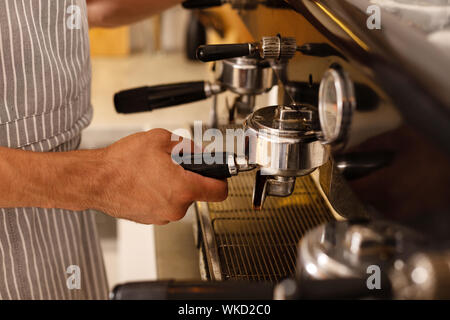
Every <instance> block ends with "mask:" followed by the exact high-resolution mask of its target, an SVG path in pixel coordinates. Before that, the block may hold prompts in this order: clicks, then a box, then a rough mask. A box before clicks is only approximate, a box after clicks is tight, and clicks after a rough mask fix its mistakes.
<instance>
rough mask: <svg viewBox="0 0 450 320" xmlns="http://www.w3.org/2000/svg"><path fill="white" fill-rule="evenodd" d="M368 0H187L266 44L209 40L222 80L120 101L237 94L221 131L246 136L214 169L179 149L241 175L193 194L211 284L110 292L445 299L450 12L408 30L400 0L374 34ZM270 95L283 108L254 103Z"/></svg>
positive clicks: (139, 92)
mask: <svg viewBox="0 0 450 320" xmlns="http://www.w3.org/2000/svg"><path fill="white" fill-rule="evenodd" d="M373 2H377V1H372V2H371V1H365V0H364V1H351V0H346V1H328V0H319V1H312V0H288V1H269V2H265V1H257V2H255V1H244V0H242V1H187V2H186V3H185V5H184V6H185V7H186V8H195V9H204V8H207V7H212V6H221V5H224V4H226V3H230V4H231V7H232V8H234V9H237V10H238V12H239V16H240V19H242V21H243V22H244V23H245V25H246V27H247V28H248V31H249V32H250V33H251V34H252V35H253V36H254V38H255V39H260V40H257V41H254V42H250V43H238V44H228V45H206V46H202V47H200V48H199V50H198V53H197V54H198V59H199V60H201V61H204V62H213V63H214V67H213V71H214V74H215V77H214V78H215V80H214V81H213V82H207V81H200V82H191V83H181V84H171V85H163V86H157V87H144V88H139V89H133V90H126V91H123V92H121V93H118V94H117V95H116V97H115V105H116V109H117V111H118V112H121V113H132V112H144V111H151V110H153V109H155V108H162V107H169V106H174V105H179V104H184V103H190V102H195V101H199V100H202V99H207V98H209V97H215V96H217V95H219V94H222V93H224V92H231V93H232V94H233V95H234V97H235V99H234V103H233V104H232V106H231V107H229V108H228V112H229V114H228V121H227V123H219V121H218V117H217V100H215V101H214V103H213V106H212V108H211V111H210V112H211V114H212V121H211V123H210V127H213V128H217V129H220V130H222V131H223V132H224V133H226V130H227V129H230V128H233V129H241V131H240V132H241V133H242V137H241V138H242V140H241V141H243V143H241V144H240V145H239V146H238V148H233V149H232V150H229V149H227V148H226V147H225V149H224V150H223V152H216V153H215V154H214V156H215V157H216V158H220V159H222V161H221V163H220V164H215V165H214V166H211V165H210V164H208V163H206V162H204V161H203V155H200V156H199V155H182V157H187V158H190V159H194V158H195V159H197V158H198V159H199V161H194V163H189V164H183V163H182V164H181V165H182V166H183V167H184V168H185V169H186V170H191V171H194V172H196V173H199V174H202V175H205V176H209V177H213V178H218V179H227V178H230V179H229V188H230V192H229V198H228V199H227V200H226V201H225V202H223V203H197V204H196V208H197V221H196V224H195V232H194V233H195V237H196V244H197V247H198V249H199V250H200V253H201V254H200V260H201V262H200V265H201V271H202V278H203V280H204V282H201V283H190V284H189V283H183V284H179V283H174V282H164V283H153V284H149V283H138V284H132V285H130V286H126V285H125V286H119V287H117V288H116V290H115V293H114V297H115V298H117V299H127V298H134V299H136V298H155V295H153V294H152V292H159V293H160V292H164V294H163V295H161V296H158V298H175V299H177V298H193V299H195V298H199V299H204V298H230V299H233V298H268V299H308V298H313V299H317V298H319V299H320V298H323V299H328V298H344V297H346V298H367V297H371V298H382V299H386V298H393V299H438V298H450V267H449V266H450V258H449V257H450V256H449V252H450V241H449V240H450V237H449V236H448V234H449V233H448V230H449V229H448V228H450V202H449V197H448V192H449V190H450V166H449V165H450V130H449V128H450V112H449V110H450V96H449V92H450V87H449V85H450V82H449V81H448V74H449V73H448V71H450V58H449V55H446V53H445V52H444V51H443V50H442V48H441V47H440V46H439V43H436V42H430V40H429V35H430V32H433V33H434V32H440V31H441V29H445V28H446V26H447V28H448V25H450V21H448V22H447V24H445V23H444V24H440V25H439V26H440V27H439V28H441V29H439V28H438V29H436V27H435V29H432V31H430V29H429V28H421V25H418V26H417V27H415V28H417V29H414V30H411V29H410V28H409V26H411V25H414V24H416V23H419V22H418V21H417V20H414V19H413V18H411V17H415V16H414V15H411V16H409V15H407V14H403V13H404V11H402V8H403V7H402V3H403V2H404V1H403V2H401V1H393V2H398V3H399V4H398V8H397V11H396V10H390V11H386V12H385V11H382V12H383V20H382V25H381V28H380V29H369V27H368V24H367V21H368V20H367V19H368V18H369V16H368V13H367V8H369V6H370V5H373ZM377 3H378V2H377ZM380 5H381V4H380ZM442 6H443V8H444V7H445V8H446V4H442ZM381 9H382V10H383V9H384V8H381ZM391 9H392V8H391ZM399 13H400V14H399ZM405 17H406V18H405ZM405 19H406V20H405ZM419 20H420V19H419ZM420 21H423V20H420ZM433 39H434V38H433ZM444 41H445V40H444ZM269 91H270V92H271V93H272V95H275V96H276V97H277V103H276V105H257V104H256V103H255V97H259V96H260V95H261V94H264V93H267V92H269ZM186 108H188V107H186ZM377 275H379V278H377ZM371 276H373V277H371ZM155 288H157V289H155ZM199 288H200V289H199ZM205 288H206V289H205ZM155 290H156V291H155ZM204 290H206V291H207V292H208V295H201V294H199V292H205V291H204ZM174 293H176V294H174ZM196 294H197V295H196ZM214 294H216V295H214Z"/></svg>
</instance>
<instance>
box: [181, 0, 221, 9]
mask: <svg viewBox="0 0 450 320" xmlns="http://www.w3.org/2000/svg"><path fill="white" fill-rule="evenodd" d="M226 2H227V1H226V0H187V1H184V2H183V3H182V5H183V8H185V9H207V8H213V7H219V6H221V5H223V4H224V3H226Z"/></svg>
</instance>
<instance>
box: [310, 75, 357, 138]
mask: <svg viewBox="0 0 450 320" xmlns="http://www.w3.org/2000/svg"><path fill="white" fill-rule="evenodd" d="M355 107H356V100H355V95H354V86H353V83H352V81H351V80H350V78H349V76H348V75H347V73H346V72H345V71H343V70H340V69H339V68H331V69H329V70H328V71H327V72H326V73H325V75H324V77H323V79H322V82H321V83H320V89H319V118H320V126H321V129H322V134H321V140H322V141H323V142H325V143H328V144H331V143H340V142H342V141H343V140H344V139H345V136H346V133H347V131H348V128H349V126H350V122H351V117H352V113H353V110H354V109H355Z"/></svg>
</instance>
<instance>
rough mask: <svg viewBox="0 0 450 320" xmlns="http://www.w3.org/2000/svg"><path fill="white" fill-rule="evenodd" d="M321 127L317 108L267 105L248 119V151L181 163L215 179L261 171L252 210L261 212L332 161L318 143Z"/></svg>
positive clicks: (190, 158)
mask: <svg viewBox="0 0 450 320" xmlns="http://www.w3.org/2000/svg"><path fill="white" fill-rule="evenodd" d="M317 126H318V120H317V110H316V108H315V107H313V106H310V105H290V106H271V107H266V108H262V109H259V110H257V111H255V112H253V113H252V114H251V115H250V116H248V118H247V119H246V120H245V122H244V131H243V134H245V139H246V143H245V150H244V151H242V150H241V152H238V154H237V155H236V154H232V153H221V154H209V155H207V154H194V155H186V154H185V155H183V157H181V158H177V159H176V161H177V162H178V163H180V164H181V166H183V168H185V169H186V170H190V171H194V172H196V173H198V174H201V175H203V176H207V177H212V178H216V179H226V178H229V177H232V176H235V175H238V174H239V172H242V171H248V170H253V169H257V173H256V179H255V186H254V191H253V207H254V209H257V210H259V209H261V208H262V206H263V203H264V200H265V198H266V196H267V195H269V196H279V197H287V196H290V195H291V194H292V192H293V191H294V186H295V181H296V177H300V176H304V175H307V174H310V173H312V172H313V171H314V170H315V169H316V168H318V167H320V166H322V165H324V164H325V163H326V162H327V161H328V159H329V156H330V150H329V147H328V146H327V145H324V144H322V143H321V142H320V141H319V139H318V137H317V136H318V135H317V132H318V127H317ZM205 159H209V161H208V160H206V161H205ZM210 159H220V160H221V163H217V162H215V163H213V164H212V163H211V161H210Z"/></svg>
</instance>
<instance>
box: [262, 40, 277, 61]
mask: <svg viewBox="0 0 450 320" xmlns="http://www.w3.org/2000/svg"><path fill="white" fill-rule="evenodd" d="M261 42H262V46H261V49H262V58H263V59H278V58H279V56H280V51H281V48H280V38H279V37H264V38H262V41H261Z"/></svg>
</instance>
